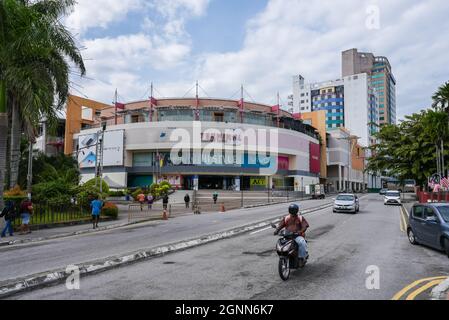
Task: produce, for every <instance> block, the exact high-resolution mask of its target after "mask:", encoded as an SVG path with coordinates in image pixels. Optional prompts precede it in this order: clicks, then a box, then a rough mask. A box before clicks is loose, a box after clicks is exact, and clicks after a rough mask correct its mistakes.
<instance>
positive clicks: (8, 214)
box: [0, 201, 16, 238]
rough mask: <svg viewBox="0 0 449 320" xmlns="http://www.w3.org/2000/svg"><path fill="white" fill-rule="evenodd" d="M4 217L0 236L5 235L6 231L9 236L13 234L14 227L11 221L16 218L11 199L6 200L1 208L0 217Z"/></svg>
mask: <svg viewBox="0 0 449 320" xmlns="http://www.w3.org/2000/svg"><path fill="white" fill-rule="evenodd" d="M3 217H5V223H6V224H5V227H4V228H3V231H2V234H1V237H2V238H4V237H6V232H8V233H9V236H10V237H12V236H14V234H13V233H14V229H13V227H12V222H13V221H14V219H15V218H16V207H15V206H14V202H12V201H6V203H5V207H4V208H3V210H2V213H1V214H0V218H3Z"/></svg>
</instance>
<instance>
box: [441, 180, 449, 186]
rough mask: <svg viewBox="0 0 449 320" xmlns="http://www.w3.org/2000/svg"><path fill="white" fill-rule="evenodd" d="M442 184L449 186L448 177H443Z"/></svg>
mask: <svg viewBox="0 0 449 320" xmlns="http://www.w3.org/2000/svg"><path fill="white" fill-rule="evenodd" d="M441 185H442V186H443V187H445V188H449V179H448V178H443V179H441Z"/></svg>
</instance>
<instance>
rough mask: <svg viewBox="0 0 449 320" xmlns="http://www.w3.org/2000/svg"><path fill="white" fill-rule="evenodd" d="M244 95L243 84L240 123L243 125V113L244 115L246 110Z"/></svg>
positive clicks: (241, 88)
mask: <svg viewBox="0 0 449 320" xmlns="http://www.w3.org/2000/svg"><path fill="white" fill-rule="evenodd" d="M244 99H245V98H244V95H243V84H242V86H241V87H240V122H241V123H243V113H244V108H245V106H244V103H245V101H244Z"/></svg>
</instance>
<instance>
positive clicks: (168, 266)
mask: <svg viewBox="0 0 449 320" xmlns="http://www.w3.org/2000/svg"><path fill="white" fill-rule="evenodd" d="M268 210H269V209H268ZM306 217H307V220H308V221H309V223H310V225H311V228H310V229H309V232H308V240H309V246H310V255H311V257H310V260H309V263H308V264H307V266H306V268H305V269H303V270H298V271H295V272H294V273H293V274H292V275H291V277H290V279H289V280H288V281H287V282H283V281H282V280H281V279H280V278H279V276H278V273H277V261H278V258H277V255H276V253H275V252H274V246H275V243H276V240H277V238H276V237H274V236H273V234H272V232H273V231H272V230H271V229H269V230H263V231H260V232H257V233H251V234H245V235H242V236H239V237H236V238H232V239H227V240H221V241H218V242H215V243H211V244H208V245H205V246H201V247H197V248H194V249H190V250H186V251H182V252H179V253H174V254H169V255H167V256H165V257H162V258H157V259H152V260H149V261H146V262H142V263H138V264H135V265H131V266H128V267H124V268H120V269H115V270H112V271H109V272H105V273H101V274H97V275H93V276H89V277H86V278H82V279H81V288H80V290H67V289H66V287H65V285H58V286H54V287H49V288H44V289H41V290H37V291H33V292H29V293H25V294H22V295H19V296H14V297H12V298H13V299H39V300H40V299H89V300H90V299H300V300H303V299H358V300H360V299H391V298H392V297H393V296H394V295H395V293H397V292H398V291H399V290H401V289H402V288H403V287H405V286H407V285H408V284H410V283H412V282H414V281H415V280H418V279H421V278H426V277H433V276H441V275H449V260H448V258H447V257H446V256H445V255H444V254H443V253H440V252H438V251H434V250H432V249H428V248H425V247H421V246H412V245H410V244H409V243H408V240H407V237H406V235H405V233H403V232H402V231H401V230H400V220H401V218H400V210H399V207H384V205H383V203H382V200H381V198H380V197H379V196H377V195H369V196H368V197H366V198H364V199H362V200H361V211H360V213H359V214H357V215H351V214H335V213H332V210H331V209H325V210H321V211H318V212H315V213H312V214H310V215H307V216H306ZM373 265H374V266H377V267H378V268H379V271H380V288H379V289H378V290H377V289H374V290H368V289H367V288H366V285H365V282H366V278H367V277H368V275H367V274H366V273H365V272H366V268H367V267H368V266H373ZM424 294H425V293H424ZM424 294H423V295H421V296H418V297H417V298H418V299H419V298H426V296H424Z"/></svg>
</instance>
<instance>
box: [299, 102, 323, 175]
mask: <svg viewBox="0 0 449 320" xmlns="http://www.w3.org/2000/svg"><path fill="white" fill-rule="evenodd" d="M301 119H302V120H309V121H311V125H312V126H313V127H315V129H317V130H318V132H319V134H320V136H321V170H320V171H321V173H320V175H321V178H323V179H326V178H327V141H326V132H327V130H326V111H324V110H320V111H314V112H304V113H301Z"/></svg>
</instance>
